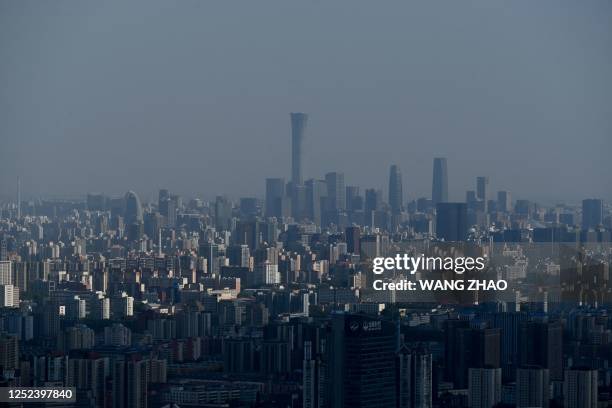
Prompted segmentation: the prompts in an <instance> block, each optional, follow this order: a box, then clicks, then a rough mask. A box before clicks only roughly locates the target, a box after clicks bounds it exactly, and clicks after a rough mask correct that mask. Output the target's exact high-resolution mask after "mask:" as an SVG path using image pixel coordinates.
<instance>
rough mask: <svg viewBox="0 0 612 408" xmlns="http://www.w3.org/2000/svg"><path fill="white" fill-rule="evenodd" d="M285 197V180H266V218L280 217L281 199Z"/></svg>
mask: <svg viewBox="0 0 612 408" xmlns="http://www.w3.org/2000/svg"><path fill="white" fill-rule="evenodd" d="M284 197H285V179H283V178H267V179H266V204H265V209H266V210H265V216H266V217H281V216H282V205H283V198H284Z"/></svg>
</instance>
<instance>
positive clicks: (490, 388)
mask: <svg viewBox="0 0 612 408" xmlns="http://www.w3.org/2000/svg"><path fill="white" fill-rule="evenodd" d="M468 401H469V406H470V407H472V408H490V407H494V406H495V405H496V404H498V403H499V402H501V368H488V367H487V368H470V370H469V374H468Z"/></svg>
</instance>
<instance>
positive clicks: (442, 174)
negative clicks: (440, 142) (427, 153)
mask: <svg viewBox="0 0 612 408" xmlns="http://www.w3.org/2000/svg"><path fill="white" fill-rule="evenodd" d="M431 200H432V202H433V205H434V206H436V205H437V204H438V203H445V202H448V168H447V164H446V158H444V157H436V158H435V159H434V162H433V182H432V189H431Z"/></svg>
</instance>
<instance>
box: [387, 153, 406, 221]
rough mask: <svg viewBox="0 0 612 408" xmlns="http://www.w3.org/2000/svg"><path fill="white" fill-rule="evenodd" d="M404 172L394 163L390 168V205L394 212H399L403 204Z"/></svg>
mask: <svg viewBox="0 0 612 408" xmlns="http://www.w3.org/2000/svg"><path fill="white" fill-rule="evenodd" d="M403 197H404V196H403V191H402V172H401V170H400V168H399V166H398V165H396V164H394V165H392V166H391V168H390V169H389V206H390V207H391V211H392V212H393V213H399V212H400V211H401V210H402V205H403V201H404V199H403Z"/></svg>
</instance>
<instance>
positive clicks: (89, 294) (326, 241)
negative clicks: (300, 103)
mask: <svg viewBox="0 0 612 408" xmlns="http://www.w3.org/2000/svg"><path fill="white" fill-rule="evenodd" d="M307 120H308V117H307V115H305V114H303V113H294V114H291V124H292V127H291V130H292V169H291V179H290V180H289V181H288V182H286V181H285V180H284V179H283V178H270V179H267V180H266V183H265V194H264V197H263V199H262V198H257V197H243V198H240V199H238V200H232V199H230V198H228V197H224V196H219V197H217V198H216V199H214V200H212V201H204V200H201V199H197V198H196V199H189V200H184V199H183V198H182V197H181V196H179V195H176V194H172V193H171V192H170V191H168V190H165V189H162V190H160V191H159V195H158V199H157V201H156V202H148V203H142V202H141V201H140V199H139V196H138V195H137V194H136V193H135V192H133V191H130V192H128V193H126V194H125V195H124V196H122V197H116V198H112V197H107V196H106V195H104V194H88V195H87V198H86V200H30V201H22V200H21V198H20V199H19V200H17V203H4V204H3V205H2V206H1V207H0V386H36V387H43V386H67V387H75V389H76V392H77V402H76V403H75V404H74V405H71V406H75V407H79V406H82V407H101V408H102V407H118V408H120V407H163V406H179V407H198V406H205V407H296V408H297V407H304V408H324V407H329V408H336V407H401V408H408V407H410V408H416V407H422V408H426V407H493V406H500V407H502V406H508V407H510V406H516V407H555V406H564V407H600V406H608V405H609V404H610V403H612V402H611V401H612V395H611V392H612V368H610V367H612V364H611V363H612V321H611V319H610V316H609V315H608V312H607V307H608V305H609V304H610V301H611V300H612V288H610V287H609V286H608V285H609V282H610V272H611V271H610V266H609V265H610V261H611V260H612V251H611V246H610V241H611V240H610V233H611V231H612V217H611V213H610V208H609V207H606V206H605V205H604V203H603V202H602V200H598V199H585V200H584V201H583V202H582V205H581V206H572V205H558V206H552V207H551V206H548V207H547V206H540V205H538V204H537V203H535V202H531V201H528V200H516V201H513V200H512V199H511V196H510V193H509V192H507V191H500V192H498V193H497V196H496V197H495V198H496V199H493V198H492V194H491V193H490V192H489V191H488V184H489V183H488V179H487V178H486V177H478V178H477V179H476V185H475V187H476V188H475V190H474V191H468V192H467V193H466V200H465V201H464V202H449V200H448V164H447V161H446V160H445V159H444V158H436V159H434V163H433V175H432V176H433V177H432V195H431V197H425V198H420V199H417V200H414V201H410V202H407V201H406V200H405V199H404V193H403V184H402V173H401V169H400V167H399V166H397V165H393V166H391V168H390V172H389V180H388V182H389V184H388V194H387V195H386V197H383V194H382V192H381V190H380V189H378V188H369V189H366V190H365V191H364V192H363V194H362V192H361V190H360V188H359V187H358V186H356V185H346V184H345V178H344V174H342V173H340V172H331V173H328V174H326V175H325V176H324V178H323V179H307V180H304V177H303V174H302V160H303V159H302V144H303V142H304V134H305V130H306V124H307ZM400 252H409V253H414V254H420V253H424V254H437V255H439V254H440V253H450V254H453V255H458V254H462V253H469V254H470V255H475V254H476V255H484V256H487V257H488V259H490V260H491V262H490V264H489V268H488V270H487V271H486V273H487V274H489V275H490V276H494V277H501V278H504V279H507V280H508V281H510V282H512V285H511V286H510V288H509V289H508V290H506V291H505V292H504V293H502V294H495V295H494V296H493V295H491V294H488V293H479V292H476V293H471V294H465V293H442V294H437V295H435V296H434V295H432V294H428V293H424V294H419V295H416V294H406V293H395V292H393V293H392V292H382V293H375V292H374V291H372V288H371V284H372V280H373V275H372V259H373V258H375V257H381V256H393V254H395V253H400ZM399 278H403V277H402V276H400V275H399V274H393V275H392V276H388V277H387V278H386V279H391V280H393V279H399Z"/></svg>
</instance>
